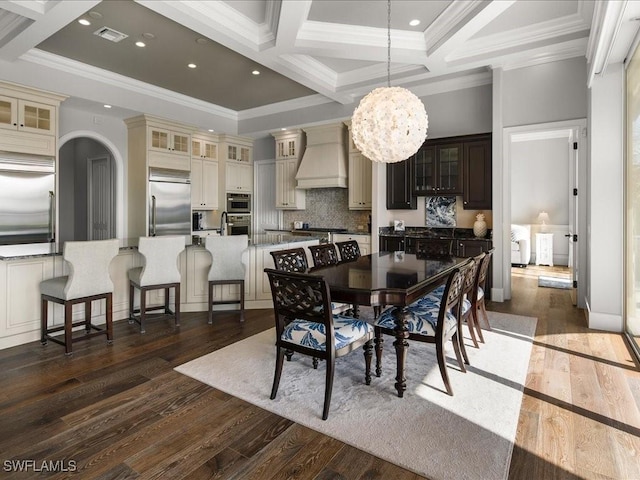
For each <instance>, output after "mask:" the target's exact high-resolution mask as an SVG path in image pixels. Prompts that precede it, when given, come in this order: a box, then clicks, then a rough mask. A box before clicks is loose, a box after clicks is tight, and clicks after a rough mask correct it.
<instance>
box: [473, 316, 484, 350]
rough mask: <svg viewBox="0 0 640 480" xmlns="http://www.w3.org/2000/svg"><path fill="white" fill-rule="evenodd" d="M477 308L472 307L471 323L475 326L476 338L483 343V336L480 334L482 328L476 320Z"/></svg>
mask: <svg viewBox="0 0 640 480" xmlns="http://www.w3.org/2000/svg"><path fill="white" fill-rule="evenodd" d="M478 308H479V307H475V308H472V311H471V314H472V315H473V323H474V326H475V328H476V332H478V338H479V339H480V341H481V342H482V343H484V336H483V335H482V328H480V322H479V321H478Z"/></svg>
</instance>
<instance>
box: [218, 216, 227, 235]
mask: <svg viewBox="0 0 640 480" xmlns="http://www.w3.org/2000/svg"><path fill="white" fill-rule="evenodd" d="M228 223H229V216H228V214H227V212H226V211H224V212H222V215H220V235H227V227H228Z"/></svg>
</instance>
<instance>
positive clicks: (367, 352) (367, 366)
mask: <svg viewBox="0 0 640 480" xmlns="http://www.w3.org/2000/svg"><path fill="white" fill-rule="evenodd" d="M363 348H364V383H366V384H367V385H371V358H372V357H373V342H372V341H371V340H369V341H368V342H367V343H365V344H364V347H363Z"/></svg>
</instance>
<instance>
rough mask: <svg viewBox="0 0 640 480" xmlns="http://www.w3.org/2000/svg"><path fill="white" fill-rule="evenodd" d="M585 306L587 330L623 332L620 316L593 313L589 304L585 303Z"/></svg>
mask: <svg viewBox="0 0 640 480" xmlns="http://www.w3.org/2000/svg"><path fill="white" fill-rule="evenodd" d="M585 302H586V300H585ZM586 306H587V308H586V312H587V313H586V316H587V325H588V326H589V328H592V329H594V330H604V331H606V332H622V331H623V330H624V322H623V319H622V315H613V314H610V313H601V312H594V311H592V310H591V306H590V305H589V302H586Z"/></svg>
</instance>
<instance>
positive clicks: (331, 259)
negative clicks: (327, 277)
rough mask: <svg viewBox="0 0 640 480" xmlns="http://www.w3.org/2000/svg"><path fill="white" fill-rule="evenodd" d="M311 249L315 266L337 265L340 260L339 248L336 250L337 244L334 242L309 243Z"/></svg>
mask: <svg viewBox="0 0 640 480" xmlns="http://www.w3.org/2000/svg"><path fill="white" fill-rule="evenodd" d="M309 251H310V252H311V260H313V266H314V268H319V267H327V266H329V265H337V264H338V262H339V260H338V250H336V246H335V244H333V243H321V244H319V245H309Z"/></svg>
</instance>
